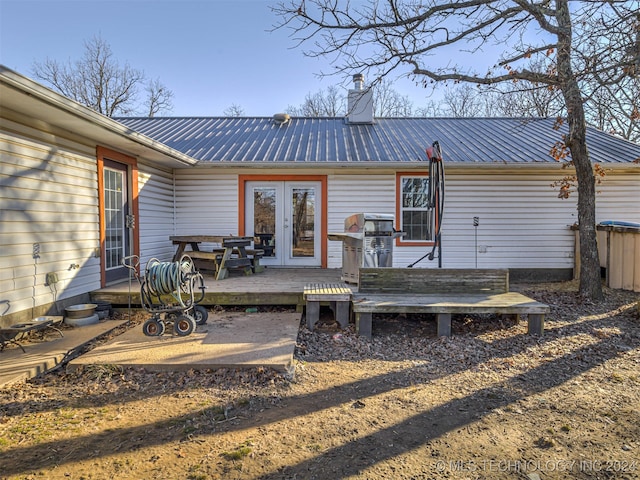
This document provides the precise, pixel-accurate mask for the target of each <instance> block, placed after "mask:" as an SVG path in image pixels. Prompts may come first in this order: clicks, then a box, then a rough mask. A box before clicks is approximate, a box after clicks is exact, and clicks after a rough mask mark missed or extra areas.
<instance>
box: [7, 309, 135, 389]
mask: <svg viewBox="0 0 640 480" xmlns="http://www.w3.org/2000/svg"><path fill="white" fill-rule="evenodd" d="M126 322H127V321H126V320H104V321H101V322H98V323H95V324H92V325H85V326H82V327H75V328H71V329H65V330H64V331H63V334H64V337H59V336H57V335H56V336H55V337H53V335H52V337H53V338H50V339H49V340H47V341H43V342H39V343H24V344H23V346H24V349H25V352H23V351H22V350H20V348H19V347H17V346H15V345H9V346H8V347H7V348H5V349H4V350H3V351H2V352H0V386H3V385H8V384H11V383H16V382H19V381H24V380H27V379H29V378H33V377H35V376H37V375H39V374H41V373H44V372H47V371H49V370H51V369H53V368H56V367H58V366H59V365H61V364H62V363H63V362H64V361H66V360H68V359H69V358H70V357H73V355H75V354H77V352H78V351H79V350H80V349H82V348H83V347H84V346H85V345H86V344H87V343H89V342H91V341H93V340H95V339H96V338H98V337H100V336H102V335H104V334H106V333H108V332H110V331H111V330H113V329H115V328H116V327H119V326H120V325H122V324H123V323H126Z"/></svg>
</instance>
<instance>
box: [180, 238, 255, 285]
mask: <svg viewBox="0 0 640 480" xmlns="http://www.w3.org/2000/svg"><path fill="white" fill-rule="evenodd" d="M169 238H170V239H171V241H172V242H173V243H174V245H178V247H177V249H176V253H175V254H174V256H173V261H174V262H177V261H178V260H180V258H181V256H182V255H183V254H184V255H188V256H189V257H191V258H192V259H193V260H194V261H195V262H196V265H197V266H198V267H199V268H201V269H204V270H212V271H213V272H215V276H216V280H222V279H223V278H226V277H227V276H228V275H229V269H241V270H243V271H244V273H245V275H250V274H251V273H258V272H261V271H263V269H264V267H263V266H262V265H261V264H260V259H261V258H262V256H263V255H264V251H263V250H261V249H252V248H247V247H249V246H250V245H251V242H252V240H253V239H252V237H235V236H227V237H225V236H219V235H173V236H171V237H169ZM202 243H215V244H221V246H222V247H221V248H213V249H212V250H210V251H203V250H201V249H200V244H202ZM187 245H191V250H186V247H187ZM198 260H201V261H202V262H198Z"/></svg>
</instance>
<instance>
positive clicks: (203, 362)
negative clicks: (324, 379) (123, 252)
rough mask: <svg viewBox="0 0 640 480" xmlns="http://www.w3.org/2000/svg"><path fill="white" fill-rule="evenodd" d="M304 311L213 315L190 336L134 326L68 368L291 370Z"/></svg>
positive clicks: (71, 363) (75, 361) (168, 329)
mask: <svg viewBox="0 0 640 480" xmlns="http://www.w3.org/2000/svg"><path fill="white" fill-rule="evenodd" d="M300 320H301V314H300V313H292V312H268V313H244V312H224V313H216V314H212V313H210V314H209V320H208V321H207V323H206V324H205V325H201V326H198V327H197V329H196V331H195V332H193V333H192V334H191V335H187V336H185V337H178V336H175V335H172V334H171V333H169V331H170V328H169V327H167V332H168V333H165V334H164V335H162V336H159V337H148V336H145V335H144V333H142V327H134V328H132V329H130V330H128V331H126V332H125V333H123V334H122V335H119V336H118V337H116V338H114V339H113V340H111V341H110V342H108V343H106V344H104V345H101V346H99V347H97V348H95V349H93V350H92V351H90V352H88V353H87V354H85V355H82V356H81V357H79V358H76V359H75V360H73V361H71V362H69V364H68V365H67V370H68V371H69V370H73V369H76V368H80V367H84V366H87V365H120V366H133V367H141V368H145V369H147V370H150V371H184V370H190V369H197V370H204V369H217V368H251V367H258V366H262V367H271V368H274V369H275V370H277V371H280V372H290V369H291V366H292V363H293V351H294V349H295V345H296V339H297V336H298V330H299V328H300Z"/></svg>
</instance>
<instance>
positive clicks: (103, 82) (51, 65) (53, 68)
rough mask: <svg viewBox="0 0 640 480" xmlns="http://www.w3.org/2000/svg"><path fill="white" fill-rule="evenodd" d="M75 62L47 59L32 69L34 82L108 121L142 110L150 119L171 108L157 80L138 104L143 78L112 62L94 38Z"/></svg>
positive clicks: (168, 94)
mask: <svg viewBox="0 0 640 480" xmlns="http://www.w3.org/2000/svg"><path fill="white" fill-rule="evenodd" d="M84 45H85V51H84V54H83V56H82V58H80V59H79V60H77V61H75V62H73V63H72V62H71V61H70V60H69V61H68V62H67V63H60V62H58V61H56V60H52V59H49V58H47V59H46V60H45V61H44V62H35V63H34V64H33V67H32V71H33V75H34V76H35V78H37V79H39V80H42V81H44V82H45V83H47V84H49V85H50V86H51V87H52V88H54V89H55V90H57V91H58V92H60V93H61V94H62V95H64V96H66V97H68V98H71V99H72V100H75V101H77V102H79V103H82V104H83V105H86V106H87V107H89V108H92V109H93V110H95V111H97V112H99V113H102V114H103V115H106V116H108V117H113V116H116V115H131V114H134V113H136V112H137V111H139V110H140V109H141V108H144V109H145V110H146V111H147V112H149V114H150V116H153V115H154V114H156V113H158V112H159V111H161V110H164V109H169V108H170V107H171V98H172V97H173V93H172V92H171V91H170V90H167V89H166V87H164V86H163V85H162V84H161V83H160V82H159V81H158V80H155V81H152V82H150V83H149V84H148V85H147V86H146V90H147V93H148V94H149V98H148V99H147V101H146V102H144V104H143V105H140V104H138V93H139V92H138V91H139V89H140V88H141V86H142V85H144V81H145V75H144V73H143V72H142V71H140V70H136V69H135V68H132V67H131V66H129V64H127V63H125V64H124V65H120V64H119V63H118V62H117V61H116V60H115V59H114V58H113V53H112V51H111V47H110V46H109V44H108V43H107V42H106V41H104V40H103V39H102V38H101V37H99V36H96V37H93V38H92V39H91V40H89V41H86V42H85V44H84Z"/></svg>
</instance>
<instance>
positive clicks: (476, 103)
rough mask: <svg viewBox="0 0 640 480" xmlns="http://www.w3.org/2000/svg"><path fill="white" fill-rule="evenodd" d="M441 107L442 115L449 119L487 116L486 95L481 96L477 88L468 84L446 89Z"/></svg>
mask: <svg viewBox="0 0 640 480" xmlns="http://www.w3.org/2000/svg"><path fill="white" fill-rule="evenodd" d="M442 105H443V111H444V114H445V115H448V116H451V117H482V116H487V109H488V106H487V105H488V102H487V97H486V95H485V96H483V95H482V92H480V91H479V90H478V88H477V87H473V86H471V85H469V84H462V85H458V86H456V87H455V88H449V87H448V88H446V89H445V91H444V93H443V95H442Z"/></svg>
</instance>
